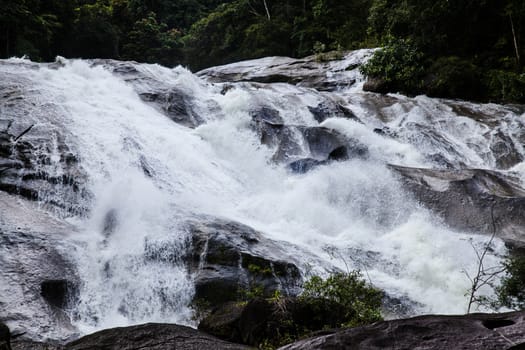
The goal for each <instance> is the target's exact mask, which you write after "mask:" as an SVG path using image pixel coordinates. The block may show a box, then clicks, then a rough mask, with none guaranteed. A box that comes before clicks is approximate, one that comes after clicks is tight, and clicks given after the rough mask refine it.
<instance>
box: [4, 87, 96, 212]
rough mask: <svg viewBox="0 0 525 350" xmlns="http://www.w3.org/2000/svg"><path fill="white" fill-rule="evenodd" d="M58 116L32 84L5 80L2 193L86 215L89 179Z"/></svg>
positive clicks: (53, 107)
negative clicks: (85, 190)
mask: <svg viewBox="0 0 525 350" xmlns="http://www.w3.org/2000/svg"><path fill="white" fill-rule="evenodd" d="M58 115H59V112H58V111H57V110H56V106H53V105H52V104H46V103H44V102H42V101H41V99H40V98H39V96H38V93H37V92H35V91H33V90H32V88H31V83H30V82H29V81H25V80H23V79H19V78H18V77H5V78H3V79H1V81H0V191H5V192H8V193H12V194H16V195H20V196H22V197H24V198H27V199H31V200H35V201H36V200H38V201H40V202H41V203H42V204H45V205H50V206H52V207H56V208H57V210H59V211H66V212H70V213H75V214H78V213H82V212H84V211H85V208H84V207H83V205H82V199H83V198H85V197H87V196H88V194H87V193H85V192H84V191H83V184H84V182H85V180H86V178H85V175H84V173H83V171H82V169H81V167H80V166H79V162H78V159H77V157H76V155H75V152H74V151H73V150H71V149H70V147H69V146H68V144H67V142H66V137H67V135H65V133H63V131H62V130H60V128H59V127H58V126H57V125H55V124H54V122H53V120H52V118H53V117H54V116H55V117H56V116H58Z"/></svg>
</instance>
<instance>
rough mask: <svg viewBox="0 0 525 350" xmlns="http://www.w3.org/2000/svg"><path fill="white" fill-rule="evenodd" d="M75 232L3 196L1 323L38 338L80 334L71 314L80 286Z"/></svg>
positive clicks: (23, 202)
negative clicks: (71, 240)
mask: <svg viewBox="0 0 525 350" xmlns="http://www.w3.org/2000/svg"><path fill="white" fill-rule="evenodd" d="M73 232H74V229H73V228H72V227H71V226H68V225H67V224H65V223H63V222H61V221H58V220H57V219H55V218H53V217H51V216H50V215H48V214H45V213H43V212H42V211H39V210H37V207H36V205H35V204H34V203H32V202H28V201H26V200H24V199H22V198H18V197H16V196H12V195H8V194H6V193H4V192H0V266H1V268H0V321H3V322H6V323H7V324H8V325H9V326H10V328H11V330H12V332H14V333H23V332H28V333H27V334H26V335H27V336H28V337H31V338H32V339H39V338H40V337H41V334H40V332H42V333H46V334H48V336H52V337H55V338H56V339H63V338H64V337H67V336H68V335H70V334H71V332H74V330H73V327H72V326H71V323H70V320H69V318H68V316H67V313H66V312H65V311H66V310H67V308H68V307H69V306H70V304H69V301H70V300H71V299H70V298H74V289H75V288H74V286H75V285H78V283H79V281H78V276H77V273H76V268H75V265H74V263H73V262H72V261H71V260H70V259H69V258H68V254H67V251H68V250H72V249H74V247H73V246H71V245H70V243H68V240H67V237H68V235H69V234H71V233H73ZM57 281H61V283H60V285H58V284H57ZM60 286H62V287H64V286H69V288H68V289H63V288H59V287H60ZM8 305H19V307H17V308H13V307H7V306H8ZM29 330H32V331H29ZM35 331H36V332H37V333H33V332H35ZM67 333H69V334H67Z"/></svg>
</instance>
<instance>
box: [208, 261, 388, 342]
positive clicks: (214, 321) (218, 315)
mask: <svg viewBox="0 0 525 350" xmlns="http://www.w3.org/2000/svg"><path fill="white" fill-rule="evenodd" d="M382 297H383V293H382V292H381V291H379V290H377V289H376V288H374V287H373V286H371V285H370V284H368V283H367V282H366V281H365V280H363V278H362V276H361V274H360V273H359V272H358V271H353V272H350V273H335V274H332V275H330V276H328V277H327V278H326V279H323V278H321V277H319V276H313V277H311V278H310V279H309V280H308V281H306V282H305V284H304V291H303V294H302V295H301V296H299V297H283V296H281V295H280V294H279V293H275V295H274V297H272V298H267V299H263V298H262V297H261V296H258V295H253V297H252V298H250V299H249V300H246V299H244V298H243V299H242V300H241V301H237V302H228V303H225V304H223V305H221V306H219V307H217V308H215V309H214V310H213V311H212V312H211V313H210V314H209V315H208V316H206V317H205V318H204V319H203V320H202V322H201V323H200V324H199V329H200V330H203V331H206V332H208V333H210V334H212V335H215V336H217V337H219V338H221V339H224V340H228V341H233V342H238V343H243V344H247V345H253V346H257V347H259V348H261V349H274V348H276V347H279V346H282V345H285V344H288V343H291V342H293V341H295V340H297V339H301V338H304V337H307V336H310V335H311V334H312V333H313V332H315V331H319V330H326V329H333V328H339V327H356V326H361V325H366V324H370V323H373V322H376V321H380V320H382V317H381V313H380V308H381V304H382V303H381V302H382Z"/></svg>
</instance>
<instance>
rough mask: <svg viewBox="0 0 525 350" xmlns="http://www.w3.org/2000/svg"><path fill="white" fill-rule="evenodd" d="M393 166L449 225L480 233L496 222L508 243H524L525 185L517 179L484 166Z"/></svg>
mask: <svg viewBox="0 0 525 350" xmlns="http://www.w3.org/2000/svg"><path fill="white" fill-rule="evenodd" d="M391 168H392V169H394V170H395V171H396V172H397V173H399V174H400V175H401V176H402V178H403V181H404V184H405V186H406V187H407V189H408V190H410V191H411V192H412V193H413V194H414V195H415V197H416V198H417V199H418V200H419V201H420V202H421V203H423V204H424V205H425V206H426V207H428V208H430V209H432V210H433V211H434V212H435V213H437V214H438V215H440V216H441V217H442V218H443V219H444V220H445V222H446V223H447V224H448V225H450V226H452V227H454V228H457V229H461V230H465V231H470V232H477V233H491V232H492V231H493V225H495V226H496V233H497V234H498V236H499V237H500V238H502V239H503V240H504V241H505V242H506V243H507V244H508V245H509V246H511V247H515V248H524V247H525V217H524V216H523V212H524V210H525V189H523V188H522V187H521V185H520V182H519V181H518V180H517V179H514V178H513V177H511V176H509V175H506V174H503V173H500V172H497V171H491V170H483V169H464V170H434V169H420V168H407V167H401V166H393V165H392V166H391ZM493 219H494V220H493ZM493 221H494V222H493Z"/></svg>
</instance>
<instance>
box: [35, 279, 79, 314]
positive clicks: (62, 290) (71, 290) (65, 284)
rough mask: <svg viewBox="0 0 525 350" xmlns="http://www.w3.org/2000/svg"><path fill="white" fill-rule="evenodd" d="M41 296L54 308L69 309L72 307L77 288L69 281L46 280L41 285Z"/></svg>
mask: <svg viewBox="0 0 525 350" xmlns="http://www.w3.org/2000/svg"><path fill="white" fill-rule="evenodd" d="M40 295H42V297H43V298H44V299H45V300H46V301H47V302H48V303H49V304H50V305H52V306H54V307H56V308H59V309H67V308H68V307H70V306H71V304H72V301H73V299H74V296H75V295H76V287H75V285H74V283H72V282H70V281H68V280H64V279H61V280H46V281H43V282H42V283H41V284H40Z"/></svg>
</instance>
